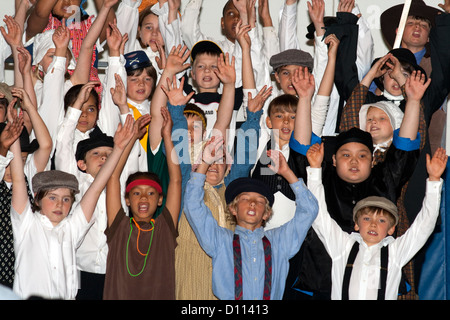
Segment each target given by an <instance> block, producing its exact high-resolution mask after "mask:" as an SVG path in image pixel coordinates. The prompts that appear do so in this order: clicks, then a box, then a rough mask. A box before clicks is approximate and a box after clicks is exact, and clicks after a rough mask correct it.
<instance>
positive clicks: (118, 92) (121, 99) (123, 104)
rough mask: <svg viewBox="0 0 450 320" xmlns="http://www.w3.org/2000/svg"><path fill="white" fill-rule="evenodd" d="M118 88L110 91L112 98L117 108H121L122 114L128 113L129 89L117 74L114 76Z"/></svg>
mask: <svg viewBox="0 0 450 320" xmlns="http://www.w3.org/2000/svg"><path fill="white" fill-rule="evenodd" d="M114 79H115V81H116V86H115V87H114V88H111V89H110V92H111V98H112V100H113V102H114V104H115V105H116V106H118V107H119V110H120V113H122V114H124V113H128V111H129V109H128V104H127V89H126V88H125V85H124V84H123V81H122V78H121V77H120V76H119V75H118V74H117V73H116V74H114Z"/></svg>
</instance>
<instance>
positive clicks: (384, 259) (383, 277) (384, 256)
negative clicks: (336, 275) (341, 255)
mask: <svg viewBox="0 0 450 320" xmlns="http://www.w3.org/2000/svg"><path fill="white" fill-rule="evenodd" d="M358 251H359V243H358V242H355V243H354V244H353V247H352V249H351V251H350V254H349V256H348V260H347V265H346V266H345V273H344V280H343V282H342V300H348V288H349V286H350V277H351V275H352V271H353V264H354V263H355V259H356V255H357V254H358ZM388 260H389V249H388V246H385V247H382V248H381V265H380V288H379V289H378V297H377V299H378V300H385V296H386V281H387V271H388Z"/></svg>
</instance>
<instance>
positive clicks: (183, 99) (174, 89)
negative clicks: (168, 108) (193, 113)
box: [161, 75, 195, 106]
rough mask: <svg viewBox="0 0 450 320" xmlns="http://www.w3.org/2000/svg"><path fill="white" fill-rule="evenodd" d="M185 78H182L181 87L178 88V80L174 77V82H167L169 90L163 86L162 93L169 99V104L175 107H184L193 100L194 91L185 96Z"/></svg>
mask: <svg viewBox="0 0 450 320" xmlns="http://www.w3.org/2000/svg"><path fill="white" fill-rule="evenodd" d="M184 79H185V77H182V78H181V80H180V86H179V87H178V86H177V78H176V76H175V75H174V76H173V79H172V82H171V81H170V80H169V78H167V79H166V81H167V88H166V87H164V86H163V85H161V89H162V91H164V93H165V94H166V96H167V99H168V100H169V103H170V104H171V105H173V106H184V105H186V104H187V103H188V102H189V100H191V98H192V96H193V95H194V94H195V92H194V91H192V92H190V93H189V94H188V95H187V96H185V95H184V94H183V85H184V81H185V80H184Z"/></svg>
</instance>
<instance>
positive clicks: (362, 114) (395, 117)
mask: <svg viewBox="0 0 450 320" xmlns="http://www.w3.org/2000/svg"><path fill="white" fill-rule="evenodd" d="M370 107H375V108H379V109H381V110H383V111H384V112H385V113H386V114H387V115H388V117H389V120H390V121H391V125H392V129H393V130H396V129H398V128H400V125H401V124H402V120H403V111H402V110H400V108H399V107H398V106H397V105H396V104H395V103H393V102H391V101H378V102H375V103H368V104H365V105H363V106H362V107H361V109H360V111H359V127H360V129H361V130H365V129H366V118H367V110H368V109H369V108H370Z"/></svg>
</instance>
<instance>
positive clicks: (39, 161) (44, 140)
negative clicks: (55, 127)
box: [11, 88, 53, 172]
mask: <svg viewBox="0 0 450 320" xmlns="http://www.w3.org/2000/svg"><path fill="white" fill-rule="evenodd" d="M11 93H12V95H13V96H14V97H17V98H19V99H20V100H21V102H22V109H23V111H25V112H26V113H27V114H28V116H29V118H30V119H31V124H32V126H33V130H34V133H35V135H36V139H37V141H38V143H39V148H38V149H37V150H36V151H35V152H34V165H35V166H36V170H37V172H40V171H44V169H45V167H46V166H47V163H48V160H49V159H50V153H51V152H52V147H53V143H52V138H51V136H50V133H49V132H48V129H47V126H46V125H45V123H44V121H43V120H42V118H41V116H40V115H39V112H38V111H37V107H36V106H35V105H33V103H32V102H31V100H30V97H29V96H28V93H27V92H26V91H25V89H23V88H12V89H11Z"/></svg>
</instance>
